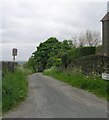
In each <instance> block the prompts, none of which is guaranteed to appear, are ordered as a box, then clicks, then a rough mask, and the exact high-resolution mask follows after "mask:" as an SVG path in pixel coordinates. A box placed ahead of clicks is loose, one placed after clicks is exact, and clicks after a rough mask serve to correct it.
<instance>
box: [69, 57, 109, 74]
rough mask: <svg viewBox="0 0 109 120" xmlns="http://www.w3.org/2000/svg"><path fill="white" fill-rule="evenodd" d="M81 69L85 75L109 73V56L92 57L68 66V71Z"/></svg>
mask: <svg viewBox="0 0 109 120" xmlns="http://www.w3.org/2000/svg"><path fill="white" fill-rule="evenodd" d="M75 67H78V68H81V70H82V72H83V73H84V74H101V73H103V72H106V73H109V56H103V55H90V56H85V57H81V58H79V59H75V60H72V62H71V63H70V64H69V65H68V66H67V68H68V69H72V68H75Z"/></svg>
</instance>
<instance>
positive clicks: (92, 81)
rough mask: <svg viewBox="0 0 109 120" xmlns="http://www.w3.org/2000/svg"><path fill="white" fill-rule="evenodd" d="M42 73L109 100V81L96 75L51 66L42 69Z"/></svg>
mask: <svg viewBox="0 0 109 120" xmlns="http://www.w3.org/2000/svg"><path fill="white" fill-rule="evenodd" d="M44 75H48V76H52V77H54V78H56V79H58V80H60V81H64V82H66V83H68V84H70V85H71V86H74V87H78V88H81V89H85V90H87V91H89V92H92V93H94V94H96V95H97V96H100V97H103V98H105V99H108V100H109V93H108V91H109V82H108V81H105V80H102V79H101V78H100V77H98V76H85V75H83V74H82V73H81V72H80V71H78V69H77V70H72V71H68V70H63V71H60V70H59V69H58V68H55V67H52V68H51V69H47V70H45V71H44Z"/></svg>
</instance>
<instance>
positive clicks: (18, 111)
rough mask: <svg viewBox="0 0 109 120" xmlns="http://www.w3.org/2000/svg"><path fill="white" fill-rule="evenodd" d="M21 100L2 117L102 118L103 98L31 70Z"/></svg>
mask: <svg viewBox="0 0 109 120" xmlns="http://www.w3.org/2000/svg"><path fill="white" fill-rule="evenodd" d="M28 83H29V93H28V97H27V98H26V100H25V101H23V102H22V103H21V104H20V105H19V106H18V107H17V108H14V109H13V110H12V111H9V112H8V113H7V114H5V115H4V118H106V117H107V112H106V111H107V102H106V101H105V100H103V99H101V98H98V97H96V96H95V95H93V94H91V93H88V92H86V91H84V90H80V89H78V88H74V87H71V86H69V85H68V84H66V83H63V82H60V81H58V80H55V79H54V78H51V77H48V76H44V75H42V74H41V73H35V74H32V75H30V76H29V77H28Z"/></svg>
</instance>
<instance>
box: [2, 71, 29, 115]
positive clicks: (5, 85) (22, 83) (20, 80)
mask: <svg viewBox="0 0 109 120" xmlns="http://www.w3.org/2000/svg"><path fill="white" fill-rule="evenodd" d="M26 79H27V72H26V73H25V72H24V71H22V70H20V69H17V70H16V71H15V72H14V73H7V74H5V76H3V78H2V112H3V113H4V112H6V111H8V110H9V109H11V108H12V107H14V106H16V105H17V104H18V103H19V102H20V101H22V100H24V99H25V97H26V96H27V91H28V83H27V80H26Z"/></svg>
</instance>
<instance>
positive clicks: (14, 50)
mask: <svg viewBox="0 0 109 120" xmlns="http://www.w3.org/2000/svg"><path fill="white" fill-rule="evenodd" d="M12 56H13V61H15V56H17V49H16V48H13V50H12Z"/></svg>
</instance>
